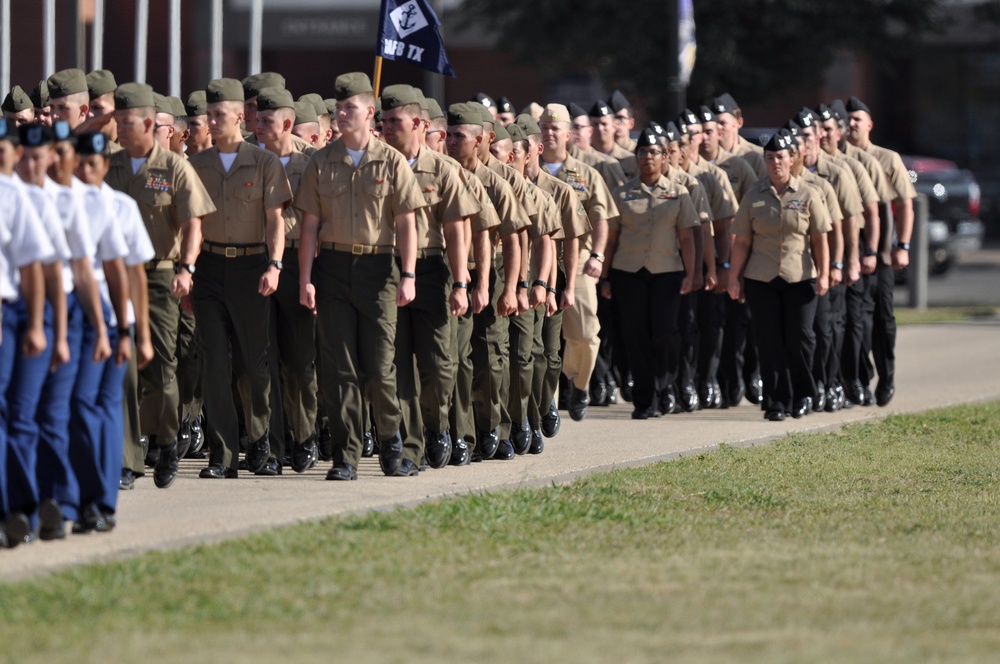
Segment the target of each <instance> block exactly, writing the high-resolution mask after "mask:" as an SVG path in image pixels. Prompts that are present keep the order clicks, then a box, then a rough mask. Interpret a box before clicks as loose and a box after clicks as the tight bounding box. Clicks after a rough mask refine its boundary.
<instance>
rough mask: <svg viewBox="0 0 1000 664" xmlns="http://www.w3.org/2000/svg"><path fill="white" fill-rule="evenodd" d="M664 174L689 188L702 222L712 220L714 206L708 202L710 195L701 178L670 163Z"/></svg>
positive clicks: (674, 181)
mask: <svg viewBox="0 0 1000 664" xmlns="http://www.w3.org/2000/svg"><path fill="white" fill-rule="evenodd" d="M664 175H665V176H666V177H667V179H668V180H670V181H671V182H673V183H674V184H679V185H681V186H683V187H684V188H685V189H687V190H688V195H689V196H691V202H692V203H694V210H695V212H697V213H698V220H699V221H700V222H701V223H703V224H705V223H709V222H711V221H712V219H713V217H712V207H711V206H710V205H709V204H708V195H707V194H706V193H705V187H704V185H702V183H701V180H699V179H698V178H696V177H695V176H693V175H688V174H687V173H685V172H684V171H682V170H681V169H679V168H674V167H673V166H670V165H669V164H668V165H667V172H666V173H664ZM734 214H735V213H734Z"/></svg>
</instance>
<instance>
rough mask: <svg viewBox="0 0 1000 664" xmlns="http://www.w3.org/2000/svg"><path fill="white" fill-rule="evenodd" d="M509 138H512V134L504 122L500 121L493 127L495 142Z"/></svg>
mask: <svg viewBox="0 0 1000 664" xmlns="http://www.w3.org/2000/svg"><path fill="white" fill-rule="evenodd" d="M508 138H510V134H509V133H507V128H506V127H504V126H503V124H502V123H500V122H498V123H497V125H496V126H495V127H493V142H494V143H498V142H500V141H502V140H505V139H508Z"/></svg>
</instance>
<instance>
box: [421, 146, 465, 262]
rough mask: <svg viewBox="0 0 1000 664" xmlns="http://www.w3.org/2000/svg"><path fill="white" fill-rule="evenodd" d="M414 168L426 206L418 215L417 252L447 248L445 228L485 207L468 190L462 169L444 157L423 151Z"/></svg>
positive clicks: (429, 151) (426, 150)
mask: <svg viewBox="0 0 1000 664" xmlns="http://www.w3.org/2000/svg"><path fill="white" fill-rule="evenodd" d="M412 168H413V175H414V176H415V177H416V179H417V186H418V187H420V192H421V193H422V194H423V196H424V203H426V205H425V206H424V207H422V208H420V209H419V210H417V213H416V216H417V249H444V248H445V238H444V225H445V224H446V223H448V222H452V221H456V220H458V219H464V218H465V217H470V216H472V215H474V214H477V213H478V212H479V211H480V210H481V209H482V206H481V205H480V204H479V201H478V200H476V199H475V198H473V195H472V193H471V192H470V191H469V188H468V187H466V184H465V178H464V177H463V176H462V173H461V170H460V168H459V167H458V166H456V165H455V164H453V163H451V162H449V161H447V160H446V159H445V158H444V157H443V155H440V154H438V153H437V152H433V151H431V150H428V149H426V148H425V149H422V150H421V151H420V154H418V155H417V159H416V161H414V162H413V167H412Z"/></svg>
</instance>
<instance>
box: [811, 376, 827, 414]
mask: <svg viewBox="0 0 1000 664" xmlns="http://www.w3.org/2000/svg"><path fill="white" fill-rule="evenodd" d="M812 407H813V411H814V412H817V413H819V412H821V411H822V410H823V409H824V408H826V386H824V385H823V383H816V398H815V399H813V405H812Z"/></svg>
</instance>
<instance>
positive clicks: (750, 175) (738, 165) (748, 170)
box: [711, 147, 761, 205]
mask: <svg viewBox="0 0 1000 664" xmlns="http://www.w3.org/2000/svg"><path fill="white" fill-rule="evenodd" d="M711 163H714V164H715V165H716V166H718V167H719V168H721V169H722V170H723V171H725V173H726V175H727V176H728V177H729V185H730V186H731V187H732V188H733V194H734V195H735V196H736V203H737V205H738V204H739V202H740V201H742V200H743V194H745V193H746V191H747V189H749V188H750V186H751V185H752V184H753V183H754V182H756V181H757V180H759V179H760V178H761V176H760V175H757V172H756V171H754V169H753V168H752V167H751V166H750V164H748V163H747V162H746V161H745V160H744V159H743V158H742V157H739V156H737V155H734V154H732V153H730V152H726V151H725V150H723V149H722V148H721V147H720V148H719V154H718V156H716V158H715V161H714V162H711Z"/></svg>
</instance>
